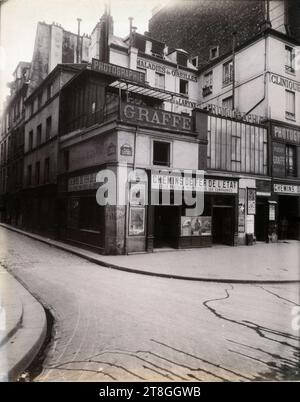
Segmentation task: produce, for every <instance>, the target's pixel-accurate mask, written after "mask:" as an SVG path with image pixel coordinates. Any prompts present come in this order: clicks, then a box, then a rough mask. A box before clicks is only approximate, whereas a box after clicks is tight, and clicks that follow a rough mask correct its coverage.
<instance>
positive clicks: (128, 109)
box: [121, 103, 192, 132]
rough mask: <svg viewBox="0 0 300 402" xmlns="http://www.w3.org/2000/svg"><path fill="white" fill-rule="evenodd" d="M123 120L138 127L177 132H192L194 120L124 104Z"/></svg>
mask: <svg viewBox="0 0 300 402" xmlns="http://www.w3.org/2000/svg"><path fill="white" fill-rule="evenodd" d="M121 120H123V121H126V122H130V123H134V124H137V125H140V124H145V125H147V126H150V127H155V128H157V127H163V128H167V129H170V130H176V131H187V132H191V131H192V118H191V117H190V116H183V115H181V114H177V113H172V112H166V111H164V110H161V109H152V108H149V107H143V106H138V105H133V104H130V103H122V106H121Z"/></svg>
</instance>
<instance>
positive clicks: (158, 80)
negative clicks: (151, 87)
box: [155, 73, 165, 89]
mask: <svg viewBox="0 0 300 402" xmlns="http://www.w3.org/2000/svg"><path fill="white" fill-rule="evenodd" d="M155 86H156V88H160V89H165V74H160V73H155Z"/></svg>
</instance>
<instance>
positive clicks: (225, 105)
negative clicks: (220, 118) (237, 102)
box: [222, 96, 233, 110]
mask: <svg viewBox="0 0 300 402" xmlns="http://www.w3.org/2000/svg"><path fill="white" fill-rule="evenodd" d="M232 106H233V104H232V96H228V98H225V99H223V100H222V108H224V109H229V110H232Z"/></svg>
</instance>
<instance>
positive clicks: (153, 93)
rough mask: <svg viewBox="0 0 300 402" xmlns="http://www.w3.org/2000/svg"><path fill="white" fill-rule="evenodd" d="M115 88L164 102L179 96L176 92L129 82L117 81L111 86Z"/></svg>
mask: <svg viewBox="0 0 300 402" xmlns="http://www.w3.org/2000/svg"><path fill="white" fill-rule="evenodd" d="M109 86H110V87H113V88H118V89H122V90H124V91H129V92H134V93H136V94H140V95H144V96H150V97H152V98H156V99H160V100H162V101H166V100H171V99H172V98H173V97H174V96H179V94H176V93H174V92H170V91H165V90H163V89H159V88H153V87H150V86H149V85H142V84H135V83H130V82H128V81H123V80H117V81H114V82H113V83H111V84H110V85H109Z"/></svg>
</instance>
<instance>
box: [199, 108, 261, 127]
mask: <svg viewBox="0 0 300 402" xmlns="http://www.w3.org/2000/svg"><path fill="white" fill-rule="evenodd" d="M200 108H201V109H203V110H206V111H208V112H210V113H212V114H213V115H215V116H218V117H224V118H225V119H227V118H230V119H235V120H240V121H243V122H246V123H250V124H251V123H252V124H263V121H264V120H265V118H264V117H263V116H258V115H256V114H246V113H242V112H239V111H238V110H232V109H228V108H224V107H221V106H217V105H213V104H211V103H202V104H201V106H200Z"/></svg>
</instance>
